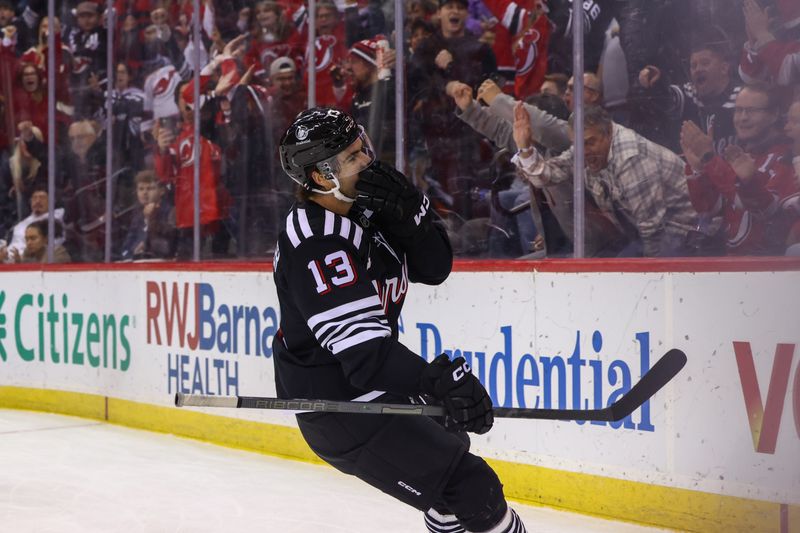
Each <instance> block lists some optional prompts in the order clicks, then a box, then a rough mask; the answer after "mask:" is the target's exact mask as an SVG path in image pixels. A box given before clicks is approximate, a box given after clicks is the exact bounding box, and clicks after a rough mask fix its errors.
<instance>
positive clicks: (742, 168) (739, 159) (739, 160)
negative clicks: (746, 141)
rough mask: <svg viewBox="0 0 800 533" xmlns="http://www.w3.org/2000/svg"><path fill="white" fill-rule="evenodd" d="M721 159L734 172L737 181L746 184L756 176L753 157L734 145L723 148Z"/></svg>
mask: <svg viewBox="0 0 800 533" xmlns="http://www.w3.org/2000/svg"><path fill="white" fill-rule="evenodd" d="M722 157H723V158H724V159H725V161H727V162H728V164H729V165H730V166H731V168H733V171H734V172H736V175H737V176H739V179H740V180H742V181H743V182H745V183H746V182H748V181H750V180H751V179H753V176H755V175H756V161H755V159H753V156H751V155H750V154H748V153H747V152H745V151H744V150H742V149H741V147H739V146H736V145H734V144H731V145H729V146H728V147H727V148H725V152H723V154H722Z"/></svg>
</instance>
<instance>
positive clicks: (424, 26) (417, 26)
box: [409, 19, 436, 35]
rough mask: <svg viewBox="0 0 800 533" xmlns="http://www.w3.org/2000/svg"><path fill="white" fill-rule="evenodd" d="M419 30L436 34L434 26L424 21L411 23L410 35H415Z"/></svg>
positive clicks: (419, 20)
mask: <svg viewBox="0 0 800 533" xmlns="http://www.w3.org/2000/svg"><path fill="white" fill-rule="evenodd" d="M417 30H424V31H425V32H427V33H429V34H433V33H435V32H436V29H435V28H434V27H433V24H431V23H430V22H428V21H427V20H423V19H417V20H415V21H414V22H412V23H411V28H409V34H410V35H413V34H414V32H415V31H417Z"/></svg>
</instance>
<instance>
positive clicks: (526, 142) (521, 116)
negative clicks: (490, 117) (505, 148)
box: [514, 101, 533, 151]
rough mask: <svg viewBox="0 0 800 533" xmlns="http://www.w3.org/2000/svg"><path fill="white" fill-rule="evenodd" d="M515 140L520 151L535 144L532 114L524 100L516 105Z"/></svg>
mask: <svg viewBox="0 0 800 533" xmlns="http://www.w3.org/2000/svg"><path fill="white" fill-rule="evenodd" d="M514 142H515V143H516V145H517V149H519V150H520V151H522V150H527V149H529V148H530V147H531V146H533V132H532V131H531V116H530V115H529V114H528V111H527V110H526V109H525V105H524V104H523V103H522V102H519V101H518V102H517V104H516V105H515V106H514Z"/></svg>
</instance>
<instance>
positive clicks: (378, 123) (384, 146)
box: [350, 35, 395, 162]
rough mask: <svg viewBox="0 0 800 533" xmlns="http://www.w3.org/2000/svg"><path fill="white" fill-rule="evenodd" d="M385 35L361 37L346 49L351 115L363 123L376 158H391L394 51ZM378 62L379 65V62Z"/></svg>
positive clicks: (393, 122)
mask: <svg viewBox="0 0 800 533" xmlns="http://www.w3.org/2000/svg"><path fill="white" fill-rule="evenodd" d="M388 46H389V43H388V41H387V40H386V37H384V36H383V35H376V36H375V37H374V38H372V39H364V40H362V41H358V42H357V43H355V44H354V45H353V46H352V48H350V72H351V76H352V79H353V87H354V94H353V103H352V107H351V114H352V115H353V118H355V120H356V122H357V123H359V124H364V125H365V126H366V128H367V134H369V138H370V139H371V140H372V145H373V146H374V148H375V152H376V153H377V154H378V157H379V158H380V159H382V160H384V161H386V162H393V161H394V154H395V142H394V139H395V135H394V133H395V132H394V125H395V117H394V109H395V107H394V81H393V80H392V76H391V70H390V69H391V68H392V67H393V66H394V62H395V51H394V50H391V49H390V48H389V47H388ZM379 62H380V64H379Z"/></svg>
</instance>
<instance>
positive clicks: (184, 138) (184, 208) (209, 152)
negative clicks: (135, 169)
mask: <svg viewBox="0 0 800 533" xmlns="http://www.w3.org/2000/svg"><path fill="white" fill-rule="evenodd" d="M200 143H201V147H200V223H201V224H208V223H210V222H214V221H216V220H220V219H221V218H223V216H224V214H225V206H224V205H223V202H221V201H220V200H221V199H222V198H221V195H220V194H219V193H220V191H218V187H219V186H220V162H221V159H222V152H221V150H220V148H219V146H217V145H216V144H214V143H213V142H211V141H209V140H208V139H206V138H205V137H200ZM155 163H156V172H157V173H158V176H159V178H160V179H161V181H163V182H172V183H174V184H175V226H176V227H178V228H190V227H192V226H193V224H194V127H193V125H192V124H184V125H183V128H182V129H181V132H180V134H179V135H178V138H177V140H176V141H175V142H174V143H172V145H170V147H169V148H168V150H167V153H165V154H162V153H161V152H160V151H158V150H156V155H155Z"/></svg>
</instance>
